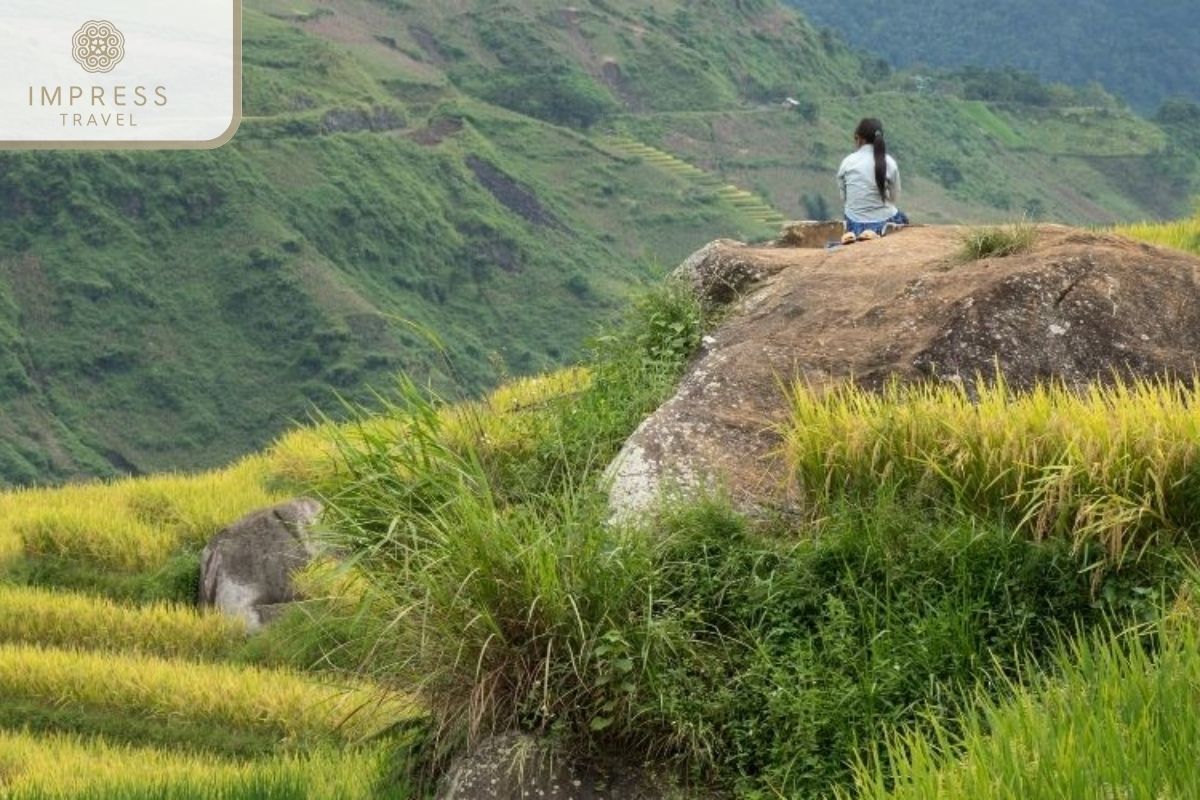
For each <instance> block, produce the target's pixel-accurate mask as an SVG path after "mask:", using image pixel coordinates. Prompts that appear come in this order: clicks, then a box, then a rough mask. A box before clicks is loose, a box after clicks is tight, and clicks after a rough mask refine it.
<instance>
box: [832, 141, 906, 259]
mask: <svg viewBox="0 0 1200 800" xmlns="http://www.w3.org/2000/svg"><path fill="white" fill-rule="evenodd" d="M854 143H855V144H856V145H857V146H858V150H856V151H855V152H853V153H851V154H850V155H848V156H846V160H845V161H843V162H842V166H841V169H839V170H838V185H839V187H840V188H841V190H842V202H843V204H844V205H845V207H846V235H845V236H843V237H842V244H853V243H854V242H861V241H866V240H868V239H878V238H879V237H880V236H886V235H887V234H888V233H889V232H891V231H893V230H896V229H898V228H902V227H904V226H905V225H907V224H908V217H906V216H905V215H904V214H903V212H901V211H900V209H898V208H896V200H898V199H899V197H900V167H899V166H897V164H896V159H894V158H892V157H891V156H889V155H888V154H887V144H886V143H885V142H884V139H883V123H882V122H880V121H879V120H877V119H864V120H863V121H862V122H860V123H858V128H857V129H856V130H855V131H854Z"/></svg>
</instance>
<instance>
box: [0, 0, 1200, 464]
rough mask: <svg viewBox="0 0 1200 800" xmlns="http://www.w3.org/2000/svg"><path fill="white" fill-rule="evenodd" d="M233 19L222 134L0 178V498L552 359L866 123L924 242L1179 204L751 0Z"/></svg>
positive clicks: (1114, 136) (544, 1) (59, 160)
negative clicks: (382, 397)
mask: <svg viewBox="0 0 1200 800" xmlns="http://www.w3.org/2000/svg"><path fill="white" fill-rule="evenodd" d="M246 31H247V33H246V43H245V45H246V47H245V50H246V80H245V84H246V85H245V89H246V113H247V119H246V122H245V124H244V125H243V128H242V130H241V131H240V132H239V134H238V136H237V137H236V139H235V141H234V142H233V143H232V144H231V145H229V146H227V147H225V148H223V149H221V150H219V151H216V152H211V153H148V154H136V155H131V154H89V155H81V154H71V153H58V154H28V153H26V154H3V155H2V156H0V483H30V482H38V481H53V480H62V479H69V478H73V477H77V476H83V475H109V474H113V473H120V472H134V473H139V472H150V471H157V470H163V469H177V468H193V467H200V466H205V465H210V464H215V463H221V462H224V461H227V460H228V459H230V458H232V457H234V456H236V455H239V454H241V453H245V452H247V451H249V450H251V449H253V448H255V447H257V446H260V445H261V444H263V443H264V441H266V440H268V439H270V438H271V437H273V436H274V435H275V434H276V433H277V432H278V431H279V430H281V429H282V428H283V427H284V426H285V424H286V423H287V421H288V420H290V419H294V418H300V417H304V416H305V415H306V414H307V413H308V412H309V410H310V409H311V408H312V407H313V406H314V405H315V406H317V407H321V408H324V409H327V410H330V411H333V412H335V413H336V411H337V409H338V408H339V401H338V399H337V395H343V396H348V397H351V398H355V397H363V396H365V395H366V394H367V393H368V390H369V387H370V386H372V385H381V384H384V383H386V382H387V381H388V379H389V376H390V375H391V374H393V373H394V372H396V371H397V370H401V369H403V370H406V371H409V372H411V373H414V374H416V375H418V376H424V377H425V378H426V379H428V380H430V381H431V382H433V383H435V384H436V385H438V386H439V387H441V388H443V389H445V390H452V391H465V392H473V391H477V390H479V389H481V388H483V387H486V386H489V385H491V384H492V383H494V382H495V381H496V379H497V378H499V377H501V376H503V375H504V374H506V373H524V372H530V371H534V370H539V369H543V368H546V367H548V366H550V365H553V364H557V363H562V362H564V361H569V360H571V359H572V358H574V357H575V355H576V354H577V353H578V350H579V347H580V345H581V343H582V342H583V340H584V338H585V337H586V335H587V334H588V333H589V332H590V331H591V330H592V329H593V327H594V325H595V324H596V322H597V321H598V320H600V319H603V318H606V317H608V316H610V315H611V314H612V313H613V311H614V309H616V308H618V307H620V306H621V305H622V304H623V302H624V298H625V296H626V294H627V291H628V290H629V288H630V287H631V286H633V285H636V284H639V283H642V282H644V281H645V280H647V279H649V278H650V277H652V276H658V275H660V274H661V273H662V272H663V271H664V270H665V269H666V267H668V266H670V265H672V264H673V263H674V262H676V261H677V260H678V259H680V258H682V257H683V256H684V255H686V254H687V253H689V252H690V251H692V250H693V249H695V248H696V247H698V246H700V245H702V244H703V243H704V242H706V241H708V240H710V239H713V238H716V237H720V236H732V237H738V238H765V237H767V236H769V235H770V234H771V233H772V226H773V224H774V223H775V221H777V220H778V219H779V217H780V216H781V215H783V216H807V215H809V214H811V213H813V211H814V209H817V210H822V209H831V208H832V209H834V212H833V213H836V209H835V205H836V203H835V202H834V201H835V200H836V197H834V192H833V187H832V181H831V179H830V177H829V173H830V172H831V170H832V169H833V167H834V166H835V165H836V163H837V161H838V160H839V159H840V157H841V155H842V151H843V150H844V149H845V146H846V138H847V130H848V129H849V127H851V126H852V124H853V122H854V121H855V119H856V118H857V117H858V116H860V115H862V114H864V113H868V112H872V113H880V114H883V115H884V116H885V117H886V118H887V119H888V120H889V127H890V128H891V130H892V134H893V145H894V147H896V148H897V151H896V152H897V154H898V155H899V156H901V158H902V161H903V162H904V164H905V169H906V172H907V173H908V175H909V176H910V178H911V180H910V182H909V187H910V195H909V200H908V202H907V205H908V207H909V209H910V210H911V211H913V212H914V213H915V214H916V215H917V216H919V217H922V218H924V219H926V220H937V219H950V218H954V219H986V218H994V217H997V216H1006V215H1012V214H1015V213H1020V212H1021V211H1022V210H1023V209H1024V210H1027V211H1030V212H1032V213H1035V214H1037V215H1042V216H1047V217H1052V218H1056V219H1062V220H1066V221H1075V222H1095V223H1100V222H1109V221H1114V220H1125V219H1141V218H1147V217H1156V216H1170V215H1178V214H1179V213H1180V212H1181V211H1182V210H1183V209H1184V208H1185V207H1186V201H1187V197H1188V196H1189V194H1190V192H1191V191H1192V190H1193V189H1194V188H1195V186H1196V183H1195V176H1196V172H1197V165H1196V163H1195V160H1194V159H1193V158H1192V157H1191V156H1190V155H1188V154H1187V153H1180V152H1177V151H1176V150H1172V149H1171V147H1170V142H1169V139H1170V137H1169V136H1168V135H1167V134H1166V133H1164V131H1163V130H1162V129H1160V128H1159V127H1157V126H1156V125H1154V124H1152V123H1150V122H1146V121H1143V120H1140V119H1137V118H1135V117H1133V116H1131V115H1128V114H1125V113H1122V112H1120V111H1114V110H1112V109H1094V110H1087V109H1082V110H1081V109H1076V108H1065V107H1064V108H1059V107H1044V108H1037V109H1026V108H1020V107H1005V108H1003V109H1001V108H998V107H993V106H988V105H984V104H981V103H977V102H970V101H966V100H963V99H961V98H959V97H957V96H953V95H952V94H950V95H948V94H944V93H943V94H928V93H921V92H916V91H909V90H907V88H906V87H903V86H898V87H894V88H889V89H888V90H887V91H886V92H884V93H882V94H880V93H872V92H873V91H874V90H875V89H877V88H878V87H877V86H876V83H875V81H874V70H875V69H876V61H875V58H874V57H873V56H863V55H859V54H856V53H854V52H852V51H850V50H849V49H847V48H846V47H845V46H844V45H842V44H840V43H839V42H838V41H837V40H836V39H835V38H834V37H830V36H828V35H823V34H821V33H820V32H819V31H818V30H817V29H815V28H814V27H813V26H811V25H809V24H808V23H807V22H805V21H804V20H803V19H802V18H801V17H799V16H798V15H796V14H794V13H793V12H790V11H788V10H786V9H785V8H784V7H783V6H782V5H780V4H779V3H777V2H775V0H740V2H735V3H730V2H717V0H658V1H656V2H651V3H644V2H639V3H634V2H631V1H629V0H592V2H586V3H580V4H576V5H574V6H572V7H564V6H562V5H560V4H558V3H556V2H549V0H519V1H513V2H499V3H497V2H490V1H488V2H485V1H484V0H464V2H460V3H454V4H446V3H441V2H434V0H286V1H285V0H250V1H249V2H248V8H247V12H246ZM787 97H793V98H796V99H798V101H799V106H798V110H796V109H794V108H793V109H785V108H784V107H783V104H782V101H783V100H784V98H787ZM1081 124H1082V125H1083V127H1084V129H1085V130H1086V131H1087V135H1086V136H1080V135H1079V134H1078V133H1077V129H1078V127H1079V126H1080V125H1081ZM1093 140H1094V141H1095V142H1097V143H1099V144H1093ZM1163 176H1167V177H1170V179H1171V180H1164V179H1163Z"/></svg>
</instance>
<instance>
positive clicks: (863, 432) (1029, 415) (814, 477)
mask: <svg viewBox="0 0 1200 800" xmlns="http://www.w3.org/2000/svg"><path fill="white" fill-rule="evenodd" d="M977 393H978V396H977V397H971V396H969V395H968V393H967V392H966V391H965V390H964V389H962V388H960V387H955V386H946V385H937V386H934V385H915V386H914V385H901V384H894V385H891V386H889V387H887V388H886V389H885V390H884V391H882V392H871V391H867V390H865V389H862V388H859V387H857V386H844V387H841V388H836V389H833V390H831V391H829V392H825V393H819V392H816V391H813V390H812V389H810V388H808V387H806V386H803V385H800V386H797V387H796V388H795V390H794V392H793V395H792V414H791V420H790V422H789V423H788V427H787V430H786V445H785V447H786V453H787V456H788V458H789V459H790V463H791V466H792V471H793V476H794V478H795V481H796V483H797V484H798V486H799V488H800V489H801V490H802V492H803V493H804V494H805V495H806V496H807V497H808V498H809V499H810V501H812V502H815V503H816V504H818V505H825V504H828V503H829V502H830V501H831V500H834V499H835V498H837V497H840V496H843V495H851V496H855V495H860V496H861V495H870V494H871V493H874V492H876V491H877V490H878V488H879V487H880V486H881V485H893V486H896V487H899V488H900V489H901V490H903V491H908V492H913V493H915V494H917V495H919V496H922V497H927V498H934V499H939V500H945V501H949V502H952V503H955V504H958V505H960V506H962V507H965V508H968V509H970V510H973V511H977V512H981V513H989V514H995V515H1000V516H1002V517H1004V518H1006V519H1008V520H1010V521H1011V522H1012V524H1013V525H1014V527H1015V528H1016V529H1017V530H1018V531H1020V532H1022V533H1024V534H1026V535H1029V536H1031V537H1033V538H1035V539H1046V538H1049V537H1065V538H1068V539H1070V540H1071V541H1073V542H1074V544H1075V545H1076V547H1077V548H1080V549H1087V548H1089V547H1091V546H1092V545H1096V548H1094V549H1097V550H1098V551H1099V553H1098V557H1101V558H1102V559H1103V560H1105V561H1107V562H1108V563H1109V564H1120V563H1121V562H1123V561H1124V560H1125V559H1126V558H1128V557H1130V556H1131V555H1132V556H1137V555H1138V554H1140V553H1142V552H1144V551H1145V550H1146V549H1147V548H1149V547H1151V546H1153V545H1154V544H1155V543H1156V542H1159V541H1162V540H1169V539H1173V538H1175V537H1178V536H1181V535H1187V534H1190V533H1191V532H1192V531H1193V530H1194V527H1195V525H1196V520H1197V519H1200V516H1198V515H1200V390H1198V389H1196V388H1189V387H1187V386H1185V385H1182V384H1179V383H1174V382H1168V381H1161V382H1137V383H1116V384H1115V385H1111V386H1107V387H1101V386H1093V387H1091V388H1089V389H1086V390H1083V391H1073V390H1071V389H1068V388H1066V387H1063V386H1059V385H1052V386H1041V387H1038V388H1036V389H1034V390H1032V391H1030V392H1027V393H1020V394H1017V393H1014V392H1012V391H1010V390H1009V389H1008V388H1007V387H1006V386H1005V384H1004V382H1003V380H999V379H998V380H996V381H995V382H993V383H992V384H990V385H984V383H983V382H982V381H981V382H980V385H979V387H978V388H977Z"/></svg>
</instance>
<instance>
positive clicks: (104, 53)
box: [71, 20, 125, 72]
mask: <svg viewBox="0 0 1200 800" xmlns="http://www.w3.org/2000/svg"><path fill="white" fill-rule="evenodd" d="M71 54H72V55H73V56H75V60H76V61H77V62H79V66H81V67H83V68H84V69H85V70H87V71H88V72H111V71H112V68H113V67H115V66H116V65H117V64H120V63H121V59H123V58H125V36H124V35H123V34H122V33H121V32H120V31H119V30H117V26H116V25H113V24H112V23H111V22H105V21H104V20H91V21H89V22H85V23H83V27H82V28H80V29H79V30H77V31H75V38H74V39H73V40H72V44H71Z"/></svg>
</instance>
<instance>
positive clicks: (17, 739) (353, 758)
mask: <svg viewBox="0 0 1200 800" xmlns="http://www.w3.org/2000/svg"><path fill="white" fill-rule="evenodd" d="M382 758H383V755H382V753H381V752H380V751H379V750H377V749H367V750H363V751H361V752H350V753H343V752H332V751H321V750H318V751H316V752H314V753H311V754H306V755H293V754H284V755H280V756H275V757H272V758H268V759H261V760H256V761H244V760H242V761H239V760H226V759H220V758H216V757H214V756H211V755H206V754H205V755H189V754H186V753H180V752H177V751H172V750H162V749H156V748H148V747H129V746H125V745H119V744H110V743H106V742H104V741H100V740H96V739H88V738H83V737H79V736H71V735H64V734H46V735H41V736H38V735H33V734H29V733H15V732H4V731H0V797H4V798H12V800H19V798H25V797H39V798H79V797H89V798H94V797H123V796H126V795H128V794H133V793H135V792H136V796H140V797H146V798H147V799H148V798H151V797H164V796H172V793H185V792H186V793H187V796H191V797H230V798H232V797H244V798H246V800H251V798H262V797H264V796H268V797H269V796H272V795H271V790H272V789H275V788H284V789H287V788H300V789H302V790H303V796H304V797H308V798H312V800H343V799H344V800H360V799H361V800H367V798H373V797H376V796H377V794H376V792H375V782H376V779H377V776H378V775H379V774H380V773H381V772H382V769H383V765H382V764H381V763H380V762H381V759H382ZM292 796H297V795H292Z"/></svg>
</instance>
